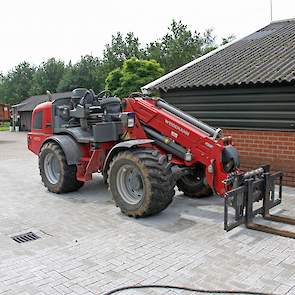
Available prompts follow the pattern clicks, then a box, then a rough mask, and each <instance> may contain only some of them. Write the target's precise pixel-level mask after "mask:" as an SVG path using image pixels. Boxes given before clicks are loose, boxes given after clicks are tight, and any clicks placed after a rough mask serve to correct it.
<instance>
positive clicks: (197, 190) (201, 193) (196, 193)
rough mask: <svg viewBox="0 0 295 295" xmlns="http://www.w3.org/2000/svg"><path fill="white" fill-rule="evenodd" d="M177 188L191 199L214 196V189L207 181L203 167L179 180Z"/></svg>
mask: <svg viewBox="0 0 295 295" xmlns="http://www.w3.org/2000/svg"><path fill="white" fill-rule="evenodd" d="M177 187H178V189H179V190H180V191H182V192H183V193H184V195H185V196H187V197H190V198H204V197H208V196H210V195H212V189H211V188H210V186H209V185H208V183H207V181H206V177H205V167H203V166H200V167H198V168H196V169H195V170H194V171H193V172H192V173H191V174H188V175H185V176H183V177H181V178H180V179H178V180H177Z"/></svg>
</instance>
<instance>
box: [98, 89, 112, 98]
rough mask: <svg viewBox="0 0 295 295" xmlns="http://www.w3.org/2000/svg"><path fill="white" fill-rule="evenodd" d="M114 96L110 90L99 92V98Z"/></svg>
mask: <svg viewBox="0 0 295 295" xmlns="http://www.w3.org/2000/svg"><path fill="white" fill-rule="evenodd" d="M111 96H113V94H112V92H111V91H110V90H103V91H101V92H99V93H98V94H97V98H108V97H111Z"/></svg>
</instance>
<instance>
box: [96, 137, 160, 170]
mask: <svg viewBox="0 0 295 295" xmlns="http://www.w3.org/2000/svg"><path fill="white" fill-rule="evenodd" d="M152 142H154V140H152V139H134V140H128V141H121V142H119V143H117V144H116V145H115V146H113V147H112V149H111V150H110V152H109V153H108V155H107V157H106V159H105V161H104V165H103V170H102V171H103V174H105V173H106V172H107V171H106V170H107V169H108V167H109V164H110V162H111V160H112V158H113V157H114V156H115V155H116V154H117V153H118V152H119V151H121V150H128V149H130V148H132V147H134V146H137V145H142V144H147V143H152Z"/></svg>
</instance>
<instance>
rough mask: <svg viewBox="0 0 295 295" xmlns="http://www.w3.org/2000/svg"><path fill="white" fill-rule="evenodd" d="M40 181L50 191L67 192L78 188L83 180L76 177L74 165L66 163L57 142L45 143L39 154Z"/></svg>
mask: <svg viewBox="0 0 295 295" xmlns="http://www.w3.org/2000/svg"><path fill="white" fill-rule="evenodd" d="M39 170H40V175H41V179H42V182H43V183H44V185H45V186H46V187H47V189H48V190H49V191H50V192H53V193H57V194H59V193H67V192H72V191H76V190H78V189H79V188H80V187H82V186H83V184H84V182H81V181H78V180H77V179H76V172H77V167H76V165H68V164H67V161H66V158H65V155H64V152H63V151H62V149H61V148H60V146H59V145H58V144H55V143H53V142H49V143H45V144H44V146H43V147H42V149H41V152H40V154H39Z"/></svg>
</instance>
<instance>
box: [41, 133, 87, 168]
mask: <svg viewBox="0 0 295 295" xmlns="http://www.w3.org/2000/svg"><path fill="white" fill-rule="evenodd" d="M49 141H54V142H56V143H57V144H58V145H59V146H60V147H61V149H62V150H63V152H64V154H65V157H66V160H67V164H68V165H74V164H77V163H78V162H79V159H80V158H81V156H82V153H81V151H80V148H79V144H78V143H77V142H76V141H75V140H74V139H73V138H72V137H71V136H69V135H54V136H50V137H48V138H47V139H46V140H45V141H44V143H43V145H44V144H45V143H47V142H49Z"/></svg>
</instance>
